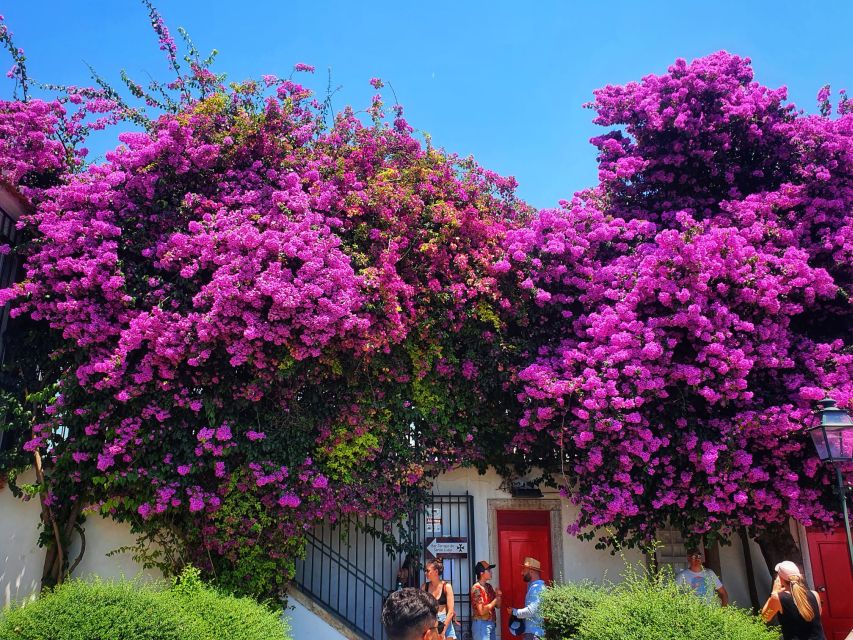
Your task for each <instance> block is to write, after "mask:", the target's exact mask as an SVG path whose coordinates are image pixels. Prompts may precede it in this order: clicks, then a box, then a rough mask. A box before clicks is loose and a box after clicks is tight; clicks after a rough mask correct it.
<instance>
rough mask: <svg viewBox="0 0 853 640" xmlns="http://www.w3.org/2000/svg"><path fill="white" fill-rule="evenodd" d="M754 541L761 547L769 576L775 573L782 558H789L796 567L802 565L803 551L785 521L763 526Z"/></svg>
mask: <svg viewBox="0 0 853 640" xmlns="http://www.w3.org/2000/svg"><path fill="white" fill-rule="evenodd" d="M755 541H756V542H757V543H758V546H759V548H760V549H761V555H763V556H764V562H765V563H766V564H767V571H769V572H770V576H771V578H772V577H773V575H774V574H775V567H776V565H777V564H779V563H780V562H782V561H783V560H790V561H792V562H794V563H796V565H797V566H798V567H802V566H803V553H802V551H801V550H800V547H799V546H798V545H797V543H796V542H795V541H794V536H792V535H791V529H790V528H789V527H788V523H787V522H785V523H781V524H772V525H769V526H767V527H765V528H764V530H763V531H762V532H761V535H759V536H757V537H756V538H755Z"/></svg>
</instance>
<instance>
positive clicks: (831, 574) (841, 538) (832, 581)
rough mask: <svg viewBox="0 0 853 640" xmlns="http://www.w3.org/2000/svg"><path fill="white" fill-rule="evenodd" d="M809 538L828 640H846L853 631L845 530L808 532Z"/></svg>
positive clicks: (852, 590) (852, 594) (852, 577)
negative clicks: (852, 630)
mask: <svg viewBox="0 0 853 640" xmlns="http://www.w3.org/2000/svg"><path fill="white" fill-rule="evenodd" d="M806 537H807V538H808V542H809V557H810V560H811V565H812V575H813V576H814V582H815V583H814V588H815V590H816V591H817V592H818V595H820V601H821V609H822V613H821V619H822V620H823V630H824V633H826V638H827V640H844V638H845V637H846V636H847V633H848V632H849V631H850V630H851V629H853V574H851V573H850V558H849V556H848V553H847V537H846V534H845V533H844V529H836V530H835V531H834V532H832V533H829V534H827V533H823V532H822V531H812V530H809V531H808V534H807V536H806Z"/></svg>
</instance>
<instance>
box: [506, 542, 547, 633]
mask: <svg viewBox="0 0 853 640" xmlns="http://www.w3.org/2000/svg"><path fill="white" fill-rule="evenodd" d="M521 577H522V578H523V579H524V581H525V582H526V583H527V595H526V596H525V597H524V608H523V609H512V608H510V614H511V615H513V616H515V617H516V618H519V619H521V620H524V640H536V639H537V638H544V637H545V630H544V629H543V628H542V616H541V615H540V614H539V600H540V598H541V597H542V592H543V591H544V590H545V581H544V580H543V579H542V565H541V564H539V561H538V560H537V559H536V558H525V559H524V562H523V563H522V564H521Z"/></svg>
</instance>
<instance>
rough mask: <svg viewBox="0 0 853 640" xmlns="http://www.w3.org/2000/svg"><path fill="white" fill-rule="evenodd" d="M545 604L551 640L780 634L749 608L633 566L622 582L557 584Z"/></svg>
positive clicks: (730, 638) (755, 638)
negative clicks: (713, 601) (712, 600)
mask: <svg viewBox="0 0 853 640" xmlns="http://www.w3.org/2000/svg"><path fill="white" fill-rule="evenodd" d="M542 605H543V607H544V609H543V617H544V621H545V631H546V637H547V638H548V639H549V640H778V639H779V634H778V632H777V631H776V630H775V629H771V628H768V627H767V626H766V625H765V624H764V623H763V622H761V620H760V619H759V618H757V617H756V616H754V615H752V614H751V613H750V612H748V611H747V610H744V609H739V608H737V607H725V608H723V607H718V606H715V605H709V604H708V603H706V602H705V601H703V600H702V599H700V598H698V597H697V596H696V595H695V594H693V593H692V592H686V591H684V590H683V589H681V588H679V587H678V586H677V585H676V584H675V583H674V582H673V581H672V577H671V576H670V575H668V574H663V575H657V576H646V575H640V574H638V573H634V572H630V571H629V573H628V575H627V576H626V579H625V582H623V583H621V584H619V585H609V586H607V587H595V586H594V585H589V584H578V585H567V586H563V587H556V588H553V589H549V590H548V592H546V595H545V596H544V597H543V602H542Z"/></svg>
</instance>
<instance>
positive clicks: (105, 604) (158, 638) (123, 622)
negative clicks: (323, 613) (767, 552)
mask: <svg viewBox="0 0 853 640" xmlns="http://www.w3.org/2000/svg"><path fill="white" fill-rule="evenodd" d="M280 615H281V614H280V612H278V611H275V610H273V609H271V608H267V607H265V606H263V605H261V604H258V603H257V602H256V601H254V600H251V599H249V598H235V597H233V596H226V595H222V594H220V593H217V592H216V591H214V590H213V589H210V588H209V587H206V586H205V585H204V584H203V583H202V582H201V581H200V580H199V578H198V571H197V570H195V569H186V570H184V573H183V574H181V577H180V578H178V579H176V580H175V581H174V582H173V583H172V585H171V586H170V587H169V588H163V585H162V584H160V585H145V584H141V583H139V582H138V581H128V580H120V581H109V582H108V581H103V580H100V579H97V578H96V579H94V580H92V581H84V580H71V581H69V582H67V583H65V584H63V585H62V586H60V587H57V588H56V589H54V590H53V591H50V592H46V593H45V594H44V595H43V596H42V597H41V598H39V599H38V600H36V601H35V602H32V603H30V604H27V605H25V606H19V607H16V608H13V609H11V610H9V611H7V612H5V613H4V614H3V615H2V617H0V639H2V640H107V639H109V640H125V639H126V640H148V639H150V640H218V639H220V638H221V639H223V640H225V639H227V640H286V638H289V634H288V631H287V627H286V625H285V623H284V622H283V621H282V620H281V617H280Z"/></svg>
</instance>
